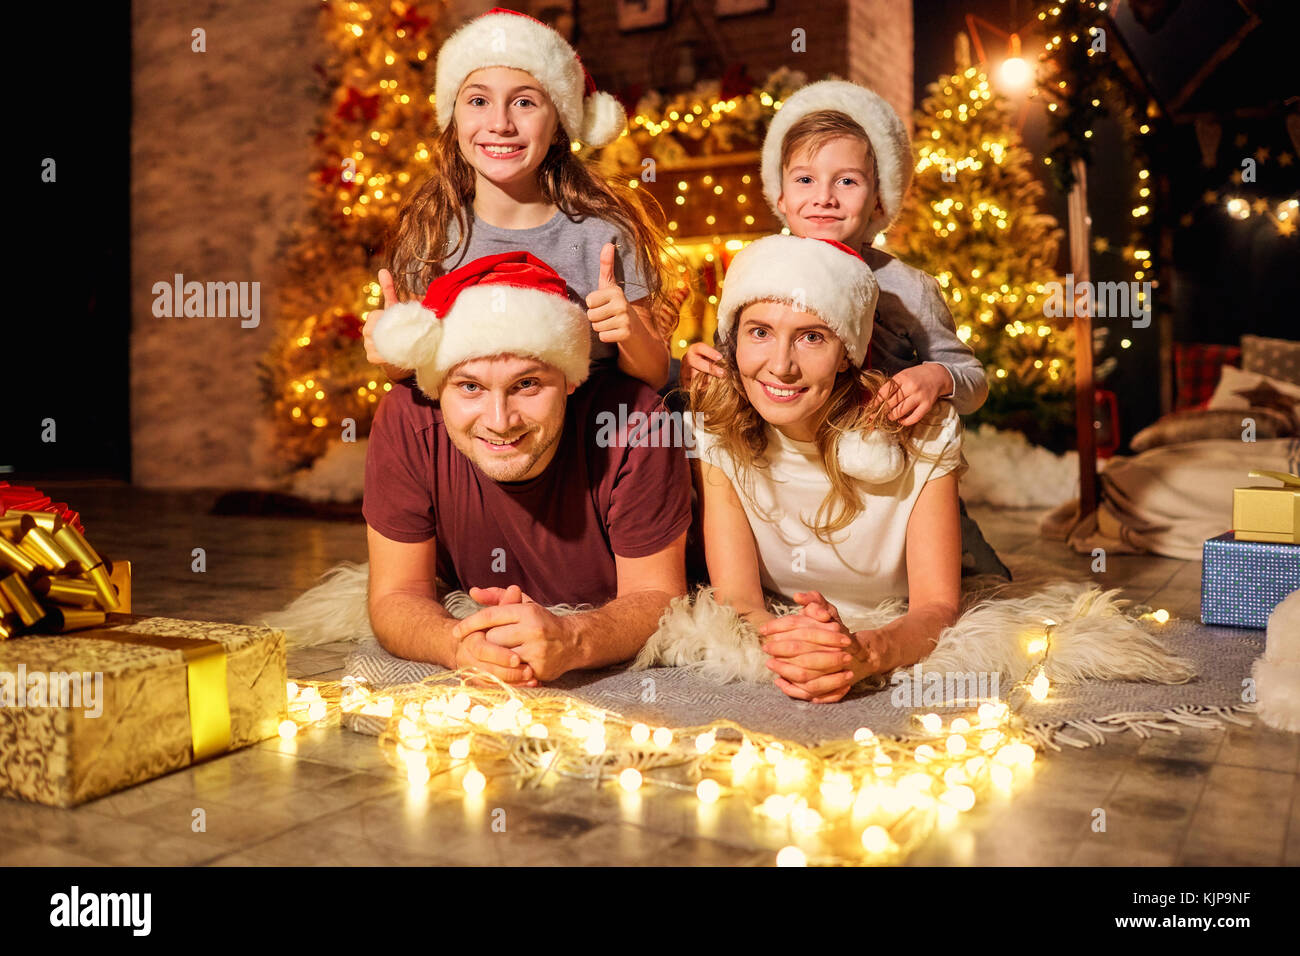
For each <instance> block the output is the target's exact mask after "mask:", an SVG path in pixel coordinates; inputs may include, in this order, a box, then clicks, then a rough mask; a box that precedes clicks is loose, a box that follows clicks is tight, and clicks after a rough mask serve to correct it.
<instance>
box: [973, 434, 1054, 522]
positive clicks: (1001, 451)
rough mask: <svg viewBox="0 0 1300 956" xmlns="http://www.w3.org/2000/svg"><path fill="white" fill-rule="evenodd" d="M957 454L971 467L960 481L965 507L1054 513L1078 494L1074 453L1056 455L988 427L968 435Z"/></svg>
mask: <svg viewBox="0 0 1300 956" xmlns="http://www.w3.org/2000/svg"><path fill="white" fill-rule="evenodd" d="M961 450H962V454H963V455H965V456H966V461H967V462H968V463H969V464H970V471H968V472H966V474H964V475H963V476H962V479H961V496H962V500H964V501H965V502H966V504H968V505H972V504H989V505H995V506H997V507H999V508H1053V507H1055V506H1056V505H1059V504H1060V503H1061V502H1063V501H1068V500H1069V499H1071V498H1074V497H1076V496H1077V495H1078V494H1079V453H1078V452H1074V451H1069V452H1066V453H1065V454H1063V455H1057V454H1054V453H1052V452H1050V451H1048V450H1047V449H1046V448H1042V447H1040V446H1038V445H1031V444H1030V443H1029V441H1028V440H1027V439H1026V438H1025V436H1024V435H1022V434H1021V433H1020V432H1011V431H1006V432H1003V431H998V430H997V429H996V428H994V427H993V426H992V425H981V426H979V428H972V429H967V431H966V432H965V433H964V434H963V435H962V447H961Z"/></svg>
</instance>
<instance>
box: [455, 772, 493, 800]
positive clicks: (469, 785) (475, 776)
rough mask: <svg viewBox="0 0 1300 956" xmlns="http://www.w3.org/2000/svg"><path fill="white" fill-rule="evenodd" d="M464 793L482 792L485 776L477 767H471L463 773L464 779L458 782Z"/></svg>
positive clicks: (484, 785) (485, 780) (485, 784)
mask: <svg viewBox="0 0 1300 956" xmlns="http://www.w3.org/2000/svg"><path fill="white" fill-rule="evenodd" d="M460 785H461V786H462V787H463V788H464V789H465V792H466V793H469V794H475V793H482V792H483V788H484V787H486V786H487V777H485V776H483V774H482V772H481V771H479V770H478V769H477V768H471V769H470V770H469V771H467V772H466V774H465V779H464V780H462V781H461V782H460Z"/></svg>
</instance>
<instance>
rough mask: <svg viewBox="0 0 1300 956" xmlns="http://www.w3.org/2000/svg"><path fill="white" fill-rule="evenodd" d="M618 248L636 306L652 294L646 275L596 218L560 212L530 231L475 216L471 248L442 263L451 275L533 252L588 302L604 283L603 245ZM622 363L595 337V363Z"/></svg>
mask: <svg viewBox="0 0 1300 956" xmlns="http://www.w3.org/2000/svg"><path fill="white" fill-rule="evenodd" d="M447 232H448V237H447V238H448V242H447V248H448V249H450V248H452V247H453V246H454V245H455V244H456V240H457V239H458V238H459V230H458V229H457V226H456V220H455V219H452V221H451V224H450V226H449V228H448V230H447ZM607 242H613V243H615V244H616V245H617V246H618V251H617V253H616V254H615V257H614V278H616V279H617V280H618V281H619V282H620V283H622V285H623V294H624V295H626V296H627V301H628V302H636V301H637V300H639V299H644V298H645V297H646V296H648V295H649V294H650V292H649V290H648V289H647V288H646V281H645V276H644V275H643V274H642V272H641V269H640V268H639V266H638V264H637V261H636V255H635V253H634V252H633V249H632V243H631V241H630V240H629V239H628V238H627V236H626V235H625V234H623V233H621V232H620V231H619V230H618V229H617V228H616V227H615V226H614V225H613V224H612V223H609V222H606V221H605V220H604V219H598V218H596V217H595V216H588V217H586V218H585V219H582V220H580V221H576V222H575V221H573V220H571V219H569V218H568V217H567V216H566V215H565V214H564V213H563V212H562V211H557V212H556V214H555V215H554V216H552V217H551V219H550V220H549V221H548V222H545V223H543V224H542V225H540V226H534V227H533V228H531V229H502V228H501V227H500V226H493V225H489V224H488V223H486V222H484V221H483V220H482V219H480V218H479V216H478V214H477V213H476V214H475V215H474V222H473V225H472V227H471V229H470V236H469V243H468V246H467V247H466V248H464V249H462V250H460V252H458V253H456V255H455V256H453V257H451V258H449V259H447V260H446V261H444V262H443V268H444V269H446V270H447V271H451V270H452V269H455V268H458V267H460V266H463V265H465V264H466V263H467V262H473V261H474V260H475V259H481V258H482V257H483V256H494V255H497V254H499V253H502V252H517V251H522V252H531V253H532V254H533V255H535V256H536V257H537V258H539V259H541V260H542V261H543V262H545V263H546V264H547V265H548V266H550V267H551V268H552V269H554V270H555V271H556V272H557V273H559V274H560V275H561V276H563V277H564V281H565V282H567V283H568V285H569V288H570V289H572V290H573V292H574V293H576V294H577V296H578V298H579V299H581V300H583V302H584V303H585V302H586V299H587V296H588V295H589V294H590V293H592V292H594V291H595V289H596V284H597V283H598V282H599V280H600V250H601V249H602V248H604V246H605V243H607ZM617 362H618V346H617V345H614V344H612V343H607V342H602V341H601V340H600V336H599V334H598V333H596V332H595V331H593V332H592V333H591V364H592V366H593V367H595V366H596V365H597V364H599V365H602V366H603V365H614V364H617Z"/></svg>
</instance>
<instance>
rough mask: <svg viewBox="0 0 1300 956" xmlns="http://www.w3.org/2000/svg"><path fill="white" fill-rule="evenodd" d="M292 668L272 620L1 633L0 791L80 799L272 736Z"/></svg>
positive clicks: (116, 622)
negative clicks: (4, 635) (262, 624)
mask: <svg viewBox="0 0 1300 956" xmlns="http://www.w3.org/2000/svg"><path fill="white" fill-rule="evenodd" d="M20 678H21V679H20ZM286 679H287V677H286V667H285V647H284V633H283V632H282V631H277V630H274V629H272V628H268V627H256V626H250V625H242V624H219V623H214V622H207V621H183V620H178V619H175V618H163V617H152V618H142V617H134V616H130V615H123V614H110V615H108V621H107V622H106V624H105V625H103V626H100V627H95V628H91V629H88V630H78V631H75V632H73V633H70V634H59V635H41V634H33V635H30V636H27V637H14V638H11V639H10V640H7V641H3V642H0V794H3V795H4V796H9V797H18V798H21V799H23V800H31V801H34V802H36V803H44V804H49V805H51V806H57V807H71V806H76V805H77V804H79V803H83V802H85V801H87V800H92V799H94V798H95V797H99V796H103V795H104V794H107V793H112V792H113V791H116V790H121V789H123V788H125V787H129V786H131V785H133V784H137V783H141V782H143V781H146V780H151V779H153V778H155V777H159V776H161V775H163V774H165V773H168V772H170V771H172V770H177V769H180V768H182V767H186V766H189V765H190V764H192V763H194V762H196V761H197V760H203V759H207V758H209V757H213V756H218V755H220V754H222V753H225V752H227V751H230V750H234V749H237V748H239V747H246V746H249V745H250V744H254V743H256V742H258V741H259V740H265V739H266V738H268V737H272V736H274V735H275V734H276V732H277V730H278V727H279V723H280V721H281V720H282V719H283V718H284V716H285V710H286V700H285V683H286Z"/></svg>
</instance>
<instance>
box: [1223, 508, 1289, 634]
mask: <svg viewBox="0 0 1300 956" xmlns="http://www.w3.org/2000/svg"><path fill="white" fill-rule="evenodd" d="M1202 556H1203V558H1204V563H1203V564H1202V567H1201V621H1202V623H1204V624H1228V625H1231V626H1232V627H1257V628H1264V627H1267V626H1268V616H1269V615H1270V614H1272V613H1273V609H1274V608H1275V607H1277V606H1278V604H1279V603H1281V601H1282V599H1283V598H1285V597H1286V596H1287V595H1288V594H1290V593H1291V592H1293V591H1298V590H1300V545H1296V544H1273V543H1270V542H1263V541H1241V540H1238V538H1237V536H1236V534H1235V532H1232V531H1228V532H1225V533H1224V534H1221V535H1219V536H1218V537H1216V538H1210V539H1209V540H1208V541H1206V542H1205V545H1204V548H1203V551H1202Z"/></svg>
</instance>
